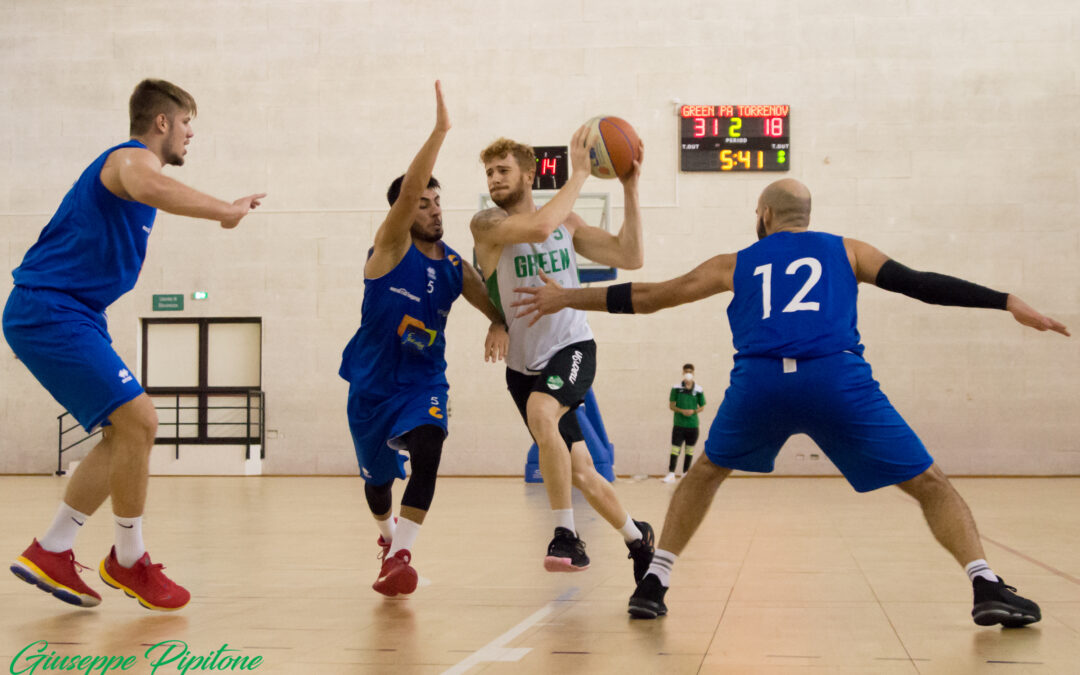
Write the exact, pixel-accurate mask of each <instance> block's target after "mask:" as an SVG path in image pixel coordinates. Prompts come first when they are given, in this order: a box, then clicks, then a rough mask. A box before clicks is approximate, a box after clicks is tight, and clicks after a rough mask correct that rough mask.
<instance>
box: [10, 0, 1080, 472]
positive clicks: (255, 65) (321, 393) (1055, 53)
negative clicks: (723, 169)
mask: <svg viewBox="0 0 1080 675" xmlns="http://www.w3.org/2000/svg"><path fill="white" fill-rule="evenodd" d="M1078 45H1080V5H1078V4H1077V3H1076V2H1075V0H1068V1H1066V0H1047V1H1044V2H1039V3H1028V4H1027V5H1023V6H1021V5H1017V4H1016V3H1013V2H1004V1H1003V0H958V1H957V2H952V3H938V2H930V1H929V0H903V1H901V0H891V1H889V0H882V1H873V0H869V1H864V0H859V1H856V0H802V1H800V2H795V1H794V0H791V1H784V0H772V1H770V0H761V1H758V2H753V3H749V2H746V3H719V2H705V1H700V0H699V1H697V2H666V3H657V2H641V1H637V2H634V1H627V0H617V1H616V0H596V1H583V0H579V1H577V2H559V1H553V2H550V3H525V2H492V1H491V0H485V1H479V0H478V1H475V2H474V1H465V0H458V1H454V2H441V3H435V2H419V1H408V2H392V1H385V2H330V1H320V0H311V1H305V2H254V1H250V2H233V1H229V0H215V1H214V2H209V1H201V0H200V1H195V2H189V3H185V4H183V5H177V4H176V3H162V2H146V1H141V0H140V1H135V0H113V1H111V2H88V3H68V2H59V1H57V0H43V1H37V2H22V1H15V0H4V1H3V2H0V59H2V62H3V64H4V67H3V68H2V69H0V262H4V261H6V263H7V269H11V268H13V267H15V266H16V265H17V264H18V262H19V261H20V260H21V258H22V255H23V253H24V252H25V250H26V249H27V248H28V247H29V245H30V244H31V243H32V242H33V241H34V239H35V238H36V237H37V234H38V232H39V231H40V229H41V228H42V227H43V226H44V224H45V222H46V221H47V219H48V216H49V215H50V214H51V213H52V211H53V210H54V209H55V207H56V205H57V204H58V203H59V201H60V198H61V196H62V195H63V193H64V192H65V190H67V188H68V187H69V186H70V185H71V183H72V181H73V180H74V179H75V177H76V176H77V175H78V173H79V172H80V171H81V170H82V169H83V168H84V167H85V166H86V164H87V163H89V162H90V161H91V160H92V159H93V157H95V156H96V154H97V153H99V152H100V151H101V150H103V149H104V148H105V147H107V146H108V145H109V144H112V143H114V142H118V141H121V140H124V139H125V138H126V130H127V115H126V104H127V97H128V95H129V94H130V91H131V89H132V87H133V86H134V84H135V83H136V82H137V81H138V80H139V79H140V78H142V77H147V76H153V77H162V78H166V79H169V80H172V81H175V82H176V83H178V84H180V85H181V86H183V87H185V88H187V89H188V90H189V91H190V92H192V94H194V96H195V97H196V99H197V100H198V104H199V109H200V115H199V117H198V118H197V119H196V121H195V129H196V136H195V138H194V140H193V143H192V145H191V146H190V151H189V154H188V163H187V165H186V166H184V167H183V168H181V169H169V170H168V173H169V174H170V175H172V176H175V177H177V178H178V179H180V180H182V181H184V182H186V183H188V184H190V185H193V186H195V187H198V188H200V189H203V190H206V191H208V192H210V193H212V194H215V195H217V196H220V197H223V198H229V199H234V198H236V197H239V196H241V195H244V194H248V193H250V192H256V191H264V190H265V191H268V192H269V193H270V196H269V197H268V198H267V199H266V202H265V206H264V208H263V209H262V210H261V211H260V212H259V213H257V214H256V215H253V216H250V217H249V218H248V219H246V220H245V221H244V223H243V224H242V225H241V226H240V228H239V229H237V230H234V231H223V230H221V229H220V228H218V227H217V226H216V225H215V224H214V223H208V222H198V221H192V220H186V219H183V218H178V217H173V216H170V215H167V214H162V215H161V216H160V217H159V221H158V224H157V226H156V227H155V231H154V234H153V237H152V239H151V246H150V254H149V257H148V259H147V262H146V267H145V269H144V271H143V275H142V278H141V280H140V282H139V286H138V287H137V288H136V289H135V291H133V292H132V293H130V294H129V295H128V296H126V297H125V298H123V299H121V300H120V301H119V302H118V303H116V305H114V306H113V308H112V309H111V310H110V312H109V316H110V324H111V330H112V334H113V337H114V339H115V344H116V346H117V348H118V350H119V352H120V353H121V354H122V355H124V356H125V358H128V359H130V361H129V364H130V365H132V366H133V367H135V366H137V363H136V359H135V354H136V349H137V344H136V343H137V338H138V333H137V328H138V325H139V318H140V317H146V316H151V312H150V302H151V300H150V297H151V295H152V294H154V293H186V294H190V292H191V291H193V290H206V291H209V293H210V298H209V300H208V301H206V302H203V303H192V302H191V301H190V299H189V301H188V305H187V307H188V309H187V311H186V312H185V315H188V316H192V315H215V316H229V315H237V316H261V317H263V322H264V323H263V326H264V364H263V373H264V380H263V381H264V386H265V389H266V391H267V423H268V424H267V426H268V428H269V429H272V430H275V431H276V438H275V437H272V438H271V439H270V440H268V447H267V453H268V454H267V460H266V463H265V465H264V470H265V472H267V473H285V474H294V473H296V474H307V473H336V474H351V473H353V472H355V462H354V459H353V456H352V449H351V443H350V440H349V436H348V432H347V427H346V423H345V419H344V405H345V393H346V385H345V383H344V382H343V381H341V380H340V379H339V378H338V377H337V374H336V371H337V367H338V363H339V356H340V352H341V349H342V347H343V346H344V344H345V342H346V341H347V340H348V339H349V337H350V335H351V334H352V332H353V331H354V330H355V328H356V326H357V325H358V323H359V308H360V302H361V297H362V283H361V270H360V263H361V261H362V259H363V255H364V252H365V251H366V249H367V247H368V246H369V245H370V244H371V241H372V235H373V231H374V228H375V227H376V226H377V225H378V223H379V222H380V220H381V218H382V216H383V215H384V213H385V209H386V207H385V201H384V199H383V194H384V190H385V187H386V185H387V183H388V182H389V181H390V180H391V179H392V178H393V177H394V176H396V175H397V174H399V173H400V172H402V171H403V170H404V168H405V167H406V165H407V164H408V162H409V160H410V159H411V157H412V156H413V154H414V153H415V151H416V149H417V148H418V147H419V146H420V144H421V142H422V141H423V139H424V138H425V137H426V136H427V134H428V132H429V130H430V128H431V125H432V123H433V121H434V114H433V108H434V106H433V101H432V99H433V96H432V87H431V84H432V81H433V80H434V79H436V78H441V79H442V80H443V83H444V87H445V91H446V97H447V101H448V104H449V107H450V113H451V117H452V120H453V123H454V128H453V130H452V131H451V133H450V135H449V137H448V139H447V141H446V144H445V146H444V149H443V152H442V156H441V158H440V161H439V163H438V165H437V167H436V175H437V176H438V177H439V179H440V180H441V181H442V183H443V185H444V189H443V205H444V207H445V209H446V214H445V220H446V225H447V227H446V230H447V236H446V239H447V241H448V242H449V243H450V244H451V245H452V246H455V247H457V248H459V249H462V250H468V249H469V248H470V246H471V241H470V237H469V233H468V227H467V223H468V219H469V217H470V215H471V213H472V211H473V210H474V209H475V204H476V202H477V195H478V193H479V192H481V191H482V190H484V181H483V174H482V170H481V167H480V165H479V163H478V161H477V153H478V151H479V150H480V149H481V148H482V147H483V146H484V145H486V144H487V143H488V142H489V141H490V140H492V139H493V138H494V137H496V136H499V135H507V136H511V137H515V138H518V139H520V140H523V141H526V142H531V143H535V144H544V145H547V144H559V143H564V142H566V140H568V139H569V136H570V134H571V132H572V131H573V130H574V128H575V127H576V125H577V124H579V123H580V122H582V121H584V120H585V119H586V118H588V117H590V116H592V115H594V114H599V113H608V114H616V115H619V116H621V117H624V118H626V119H628V120H630V121H631V122H632V123H633V124H634V125H635V126H636V127H637V129H638V131H639V133H640V134H641V136H642V138H643V139H644V140H645V143H646V146H647V152H646V163H645V174H644V177H643V180H642V187H641V190H642V201H643V203H644V207H645V209H644V212H645V218H646V226H645V228H646V246H647V253H646V264H645V268H644V269H643V270H641V271H638V272H634V273H628V274H626V273H624V274H622V275H621V276H620V279H622V280H627V279H629V280H660V279H665V278H668V277H671V276H674V275H677V274H680V273H682V272H684V271H686V270H687V269H688V268H689V267H691V266H692V265H694V264H696V263H697V262H699V261H701V260H703V259H705V258H706V257H708V256H710V255H712V254H715V253H719V252H725V251H733V250H736V249H738V248H741V247H743V246H746V245H748V244H749V243H751V242H752V241H753V229H752V228H753V206H754V203H755V200H756V196H757V194H758V192H759V191H760V189H761V188H762V187H763V186H764V185H765V184H766V183H767V182H768V181H769V180H770V179H772V178H775V177H777V176H775V175H766V176H761V175H759V176H746V175H742V176H732V175H726V176H721V175H716V174H709V175H703V174H680V173H679V172H678V170H677V168H678V156H677V146H678V138H677V136H678V133H677V128H678V127H677V119H676V118H675V115H674V111H675V108H674V105H673V104H672V99H675V98H678V99H681V100H682V101H683V102H684V103H738V104H751V103H783V104H789V105H791V106H792V130H793V137H792V144H793V151H792V153H791V156H792V166H793V170H792V171H791V172H790V174H789V175H791V176H792V177H795V178H799V179H801V180H803V181H805V182H806V183H807V184H808V185H809V187H810V188H811V190H812V191H813V193H814V206H815V211H814V226H815V227H817V228H819V229H822V230H826V231H830V232H836V233H843V234H846V235H850V236H855V237H860V238H863V239H866V240H868V241H870V242H871V243H874V244H876V245H877V246H879V247H880V248H882V249H883V250H884V251H886V252H887V253H889V254H891V255H893V256H895V257H896V258H898V259H899V260H900V261H902V262H905V263H907V264H909V265H911V266H914V267H917V268H923V269H932V270H936V271H942V272H948V273H952V274H955V275H958V276H960V277H964V278H968V279H971V280H974V281H978V282H982V283H985V284H988V285H991V286H994V287H998V288H1000V289H1003V290H1009V291H1014V292H1016V293H1017V294H1019V295H1021V296H1022V297H1024V298H1025V299H1027V300H1029V301H1030V302H1031V303H1032V304H1033V305H1035V306H1036V307H1039V308H1041V309H1043V310H1044V311H1046V312H1048V313H1051V314H1053V315H1055V316H1057V317H1058V318H1060V319H1061V320H1063V321H1065V322H1066V323H1067V324H1071V325H1072V326H1073V328H1074V329H1080V314H1078V311H1077V308H1078V307H1080V267H1078V266H1077V264H1076V262H1077V260H1078V254H1080V227H1078V223H1077V212H1078V207H1080V198H1078V196H1077V195H1078V194H1080V173H1078V170H1077V162H1076V152H1077V148H1078V147H1080V132H1078V128H1080V122H1078V119H1080V118H1078V116H1077V115H1076V113H1075V111H1076V108H1077V105H1078V103H1080V85H1078V82H1077V76H1078V70H1080V47H1078ZM586 190H587V191H599V190H611V191H613V193H614V194H615V199H616V204H617V205H618V203H619V202H620V201H621V191H620V189H619V186H618V185H617V184H613V183H607V182H601V181H591V182H590V184H589V185H587V186H586ZM615 215H616V218H617V219H618V217H619V216H620V215H621V209H620V208H617V209H616V211H615ZM7 292H8V288H7V287H6V286H5V287H0V300H2V299H3V298H4V297H5V296H6V294H7ZM726 302H727V301H726V299H724V298H714V299H710V300H708V301H705V302H702V303H699V304H697V305H694V306H690V307H683V308H679V309H676V310H672V311H668V312H666V313H662V314H658V315H653V316H647V317H612V316H607V315H596V316H595V317H594V318H593V321H592V325H593V328H594V330H595V332H596V334H597V337H598V342H599V345H600V347H599V358H600V368H599V377H598V379H597V382H596V387H595V388H596V392H597V395H598V397H599V400H600V402H601V406H602V409H603V411H604V415H605V419H606V422H607V427H608V431H609V433H610V434H611V436H612V439H613V441H614V443H615V445H616V453H617V460H616V470H617V471H618V472H619V473H621V474H631V473H638V472H651V473H659V472H661V471H663V470H664V469H665V468H666V457H667V451H668V435H669V431H670V423H671V420H670V413H669V412H668V409H667V401H666V397H667V393H668V388H669V387H670V386H671V384H672V383H673V382H674V381H675V379H676V378H677V377H678V371H679V367H680V366H681V364H682V363H683V362H685V361H693V362H694V363H696V364H697V372H698V381H699V382H700V383H701V384H702V385H703V386H704V387H705V390H706V393H707V395H708V397H709V400H710V407H709V412H707V413H706V414H705V415H704V422H705V423H706V424H707V423H708V422H709V421H711V419H712V412H713V411H714V410H715V405H716V404H717V403H719V401H720V399H721V395H722V392H723V389H724V387H725V386H726V381H727V371H728V369H729V367H730V365H731V353H732V348H731V346H730V344H731V340H730V332H729V330H728V326H727V322H726V317H725V315H724V309H725V307H726ZM860 310H861V314H862V324H861V328H862V334H863V337H864V341H865V343H866V344H867V356H868V357H869V359H870V360H871V363H873V364H874V366H875V371H876V373H877V376H878V378H879V379H880V380H881V382H882V384H883V386H884V388H885V391H886V392H887V393H888V394H889V395H890V397H891V398H892V400H893V402H894V403H895V404H896V406H897V407H898V408H899V409H900V411H901V412H902V413H903V414H904V415H905V416H906V417H907V419H908V420H909V421H910V422H911V424H912V425H913V426H914V427H915V429H916V430H917V431H919V433H920V434H921V435H922V437H923V439H924V440H925V442H926V444H927V445H928V446H929V447H930V449H931V451H932V452H933V453H934V454H935V456H936V457H937V458H938V460H939V461H940V463H941V464H942V465H943V467H944V468H945V469H946V470H947V471H950V472H953V473H963V474H1060V473H1072V474H1076V473H1080V443H1078V441H1077V418H1078V415H1077V407H1078V405H1077V399H1078V393H1080V388H1078V385H1077V381H1078V380H1080V358H1078V357H1080V352H1078V350H1080V340H1078V339H1075V338H1074V339H1072V340H1066V339H1064V338H1061V337H1059V336H1056V335H1044V334H1038V333H1035V332H1034V331H1026V330H1023V329H1021V328H1020V327H1019V326H1018V325H1016V324H1015V323H1013V322H1012V320H1011V319H1010V318H1009V317H1008V315H1006V314H1004V313H1000V312H990V311H976V310H963V309H944V308H937V307H931V306H926V305H921V304H919V303H917V302H914V301H911V300H908V299H906V298H903V297H900V296H893V295H891V294H887V293H885V292H882V291H879V290H877V289H873V288H870V289H864V290H863V298H862V301H861V306H860ZM484 330H485V322H484V321H483V320H482V319H481V318H480V316H479V315H478V314H477V313H476V312H474V311H473V310H472V309H471V308H469V307H468V306H467V305H465V303H461V307H460V308H459V309H457V310H455V312H454V314H453V315H452V318H451V321H450V326H449V329H448V332H449V342H450V348H449V352H448V359H449V362H450V369H449V377H450V381H451V386H452V389H451V396H452V410H453V419H452V429H451V436H450V439H449V441H448V443H447V446H446V450H447V451H446V454H445V457H444V460H443V464H442V471H443V472H444V473H446V474H520V473H521V471H522V467H523V464H524V454H525V449H526V447H527V445H528V437H527V434H526V432H525V430H524V428H523V426H522V424H521V422H520V420H519V419H518V417H517V414H516V411H515V410H514V408H513V406H512V404H511V402H510V400H509V397H508V396H507V395H506V394H505V390H504V386H503V379H502V368H501V367H493V366H490V365H488V366H485V365H484V364H483V363H482V362H481V361H480V352H481V340H482V338H483V334H484ZM5 354H6V355H5ZM0 390H2V391H0V472H42V473H43V472H47V471H50V470H51V467H52V465H53V462H54V459H55V456H54V454H53V453H54V452H55V450H54V447H55V419H54V416H55V415H56V414H57V412H59V410H58V408H59V406H58V405H56V404H55V403H54V402H53V401H52V400H51V398H50V397H49V396H48V395H47V394H46V393H45V392H44V391H43V390H42V389H41V388H40V387H39V386H38V385H37V383H36V382H34V381H33V379H32V378H31V376H30V375H29V374H28V373H27V371H26V370H25V369H24V368H23V367H22V366H21V364H19V363H18V362H17V361H15V360H14V359H13V358H12V357H11V354H10V351H8V350H6V349H4V350H3V351H2V352H0ZM272 436H273V434H272ZM813 451H814V449H813V448H812V446H811V445H810V444H809V443H808V442H805V440H804V441H803V442H799V441H798V440H797V441H796V442H793V443H792V444H791V447H789V448H787V449H785V451H784V452H783V453H782V455H781V459H780V461H779V470H780V471H781V472H791V473H817V472H826V473H827V472H831V471H832V469H831V467H830V466H828V465H827V464H826V463H825V462H823V461H816V462H815V461H812V460H810V459H808V457H809V453H810V452H813ZM799 453H801V454H803V455H804V459H802V460H800V459H797V458H796V456H797V454H799Z"/></svg>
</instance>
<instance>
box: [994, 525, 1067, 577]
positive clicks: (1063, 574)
mask: <svg viewBox="0 0 1080 675" xmlns="http://www.w3.org/2000/svg"><path fill="white" fill-rule="evenodd" d="M979 538H980V539H985V540H986V541H988V542H990V543H991V544H993V545H994V546H997V547H998V548H1003V549H1005V550H1006V551H1008V552H1009V553H1012V554H1013V555H1015V556H1019V557H1021V558H1023V559H1024V560H1026V561H1028V562H1029V563H1031V564H1032V565H1038V566H1039V567H1041V568H1043V569H1044V570H1046V571H1047V572H1051V573H1052V574H1056V575H1058V576H1059V577H1061V578H1062V579H1066V580H1068V581H1071V582H1073V583H1074V584H1077V585H1080V579H1077V578H1076V577H1074V576H1073V575H1071V574H1069V573H1067V572H1062V571H1061V570H1059V569H1056V568H1054V567H1051V566H1050V565H1047V564H1046V563H1044V562H1041V561H1039V560H1036V559H1035V558H1032V557H1031V556H1028V555H1024V554H1023V553H1021V552H1020V551H1017V550H1016V549H1014V548H1012V547H1009V546H1006V545H1005V544H1002V543H1001V542H999V541H994V540H993V539H991V538H990V537H987V536H986V535H983V534H980V535H979Z"/></svg>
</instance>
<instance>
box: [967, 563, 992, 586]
mask: <svg viewBox="0 0 1080 675" xmlns="http://www.w3.org/2000/svg"><path fill="white" fill-rule="evenodd" d="M964 571H965V572H967V575H968V579H971V581H972V582H974V581H975V577H982V578H983V579H986V580H987V581H997V580H998V578H997V575H996V574H994V570H992V569H990V565H988V564H987V562H986V561H985V560H983V559H982V558H979V559H978V560H972V561H971V562H969V563H968V564H966V565H964Z"/></svg>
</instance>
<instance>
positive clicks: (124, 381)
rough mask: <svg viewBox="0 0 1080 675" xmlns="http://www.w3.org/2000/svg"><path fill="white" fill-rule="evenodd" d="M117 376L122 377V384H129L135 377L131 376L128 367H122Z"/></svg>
mask: <svg viewBox="0 0 1080 675" xmlns="http://www.w3.org/2000/svg"><path fill="white" fill-rule="evenodd" d="M117 376H118V377H119V378H120V384H127V383H128V382H131V381H132V380H134V379H135V378H134V377H132V376H131V373H130V372H128V369H127V368H121V369H120V372H119V373H117Z"/></svg>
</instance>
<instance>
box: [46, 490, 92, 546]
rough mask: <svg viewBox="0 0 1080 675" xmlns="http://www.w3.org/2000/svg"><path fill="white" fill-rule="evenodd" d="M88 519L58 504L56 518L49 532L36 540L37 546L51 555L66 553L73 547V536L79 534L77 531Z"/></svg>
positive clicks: (62, 504)
mask: <svg viewBox="0 0 1080 675" xmlns="http://www.w3.org/2000/svg"><path fill="white" fill-rule="evenodd" d="M89 517H90V516H88V515H86V514H85V513H80V512H78V511H76V510H75V509H73V508H71V507H70V506H68V505H67V504H65V503H64V502H60V508H59V509H57V510H56V517H55V518H53V522H52V525H51V526H50V527H49V531H48V532H46V533H45V536H43V537H42V538H41V539H38V544H40V545H41V548H43V549H45V550H46V551H50V552H52V553H60V552H61V551H67V550H68V549H70V548H71V547H73V546H74V545H75V536H76V535H78V534H79V529H80V528H82V526H83V523H85V522H86V519H87V518H89Z"/></svg>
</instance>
